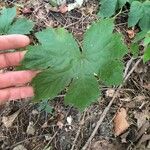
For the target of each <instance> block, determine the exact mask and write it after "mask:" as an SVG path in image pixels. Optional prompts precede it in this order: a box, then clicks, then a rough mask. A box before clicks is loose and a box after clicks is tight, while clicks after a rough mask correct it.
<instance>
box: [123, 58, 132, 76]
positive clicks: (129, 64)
mask: <svg viewBox="0 0 150 150" xmlns="http://www.w3.org/2000/svg"><path fill="white" fill-rule="evenodd" d="M132 61H133V57H132V58H131V59H130V60H129V61H128V62H127V64H126V68H125V71H124V76H123V77H126V75H127V74H128V70H129V68H130V66H131V64H132Z"/></svg>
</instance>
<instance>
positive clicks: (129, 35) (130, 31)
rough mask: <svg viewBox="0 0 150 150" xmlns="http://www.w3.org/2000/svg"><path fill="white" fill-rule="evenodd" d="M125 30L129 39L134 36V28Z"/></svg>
mask: <svg viewBox="0 0 150 150" xmlns="http://www.w3.org/2000/svg"><path fill="white" fill-rule="evenodd" d="M126 32H127V34H128V37H129V38H130V39H133V38H134V37H135V31H134V30H127V31H126Z"/></svg>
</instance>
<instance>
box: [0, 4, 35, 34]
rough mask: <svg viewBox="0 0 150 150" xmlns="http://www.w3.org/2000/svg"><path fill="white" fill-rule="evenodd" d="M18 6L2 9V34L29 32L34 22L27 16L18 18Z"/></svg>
mask: <svg viewBox="0 0 150 150" xmlns="http://www.w3.org/2000/svg"><path fill="white" fill-rule="evenodd" d="M16 15H17V14H16V8H15V7H13V8H3V9H2V10H1V11H0V34H29V33H30V31H31V30H32V28H33V26H34V23H33V22H32V21H30V20H27V19H25V18H19V19H17V18H16Z"/></svg>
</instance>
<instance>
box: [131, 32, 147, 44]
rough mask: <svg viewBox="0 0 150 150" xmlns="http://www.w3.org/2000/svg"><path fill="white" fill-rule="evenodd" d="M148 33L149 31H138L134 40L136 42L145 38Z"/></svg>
mask: <svg viewBox="0 0 150 150" xmlns="http://www.w3.org/2000/svg"><path fill="white" fill-rule="evenodd" d="M146 34H147V31H141V32H139V33H137V35H136V37H135V39H134V40H133V42H134V43H136V42H138V41H140V40H143V39H144V38H145V35H146Z"/></svg>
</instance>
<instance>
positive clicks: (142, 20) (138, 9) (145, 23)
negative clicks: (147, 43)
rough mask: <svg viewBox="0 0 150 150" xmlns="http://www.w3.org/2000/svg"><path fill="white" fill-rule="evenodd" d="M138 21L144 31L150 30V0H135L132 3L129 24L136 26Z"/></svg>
mask: <svg viewBox="0 0 150 150" xmlns="http://www.w3.org/2000/svg"><path fill="white" fill-rule="evenodd" d="M138 22H139V26H140V28H141V29H142V30H143V31H148V30H150V1H145V2H143V3H141V2H139V1H133V2H132V3H131V9H130V12H129V18H128V26H129V27H132V26H135V25H136V24H137V23H138Z"/></svg>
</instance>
